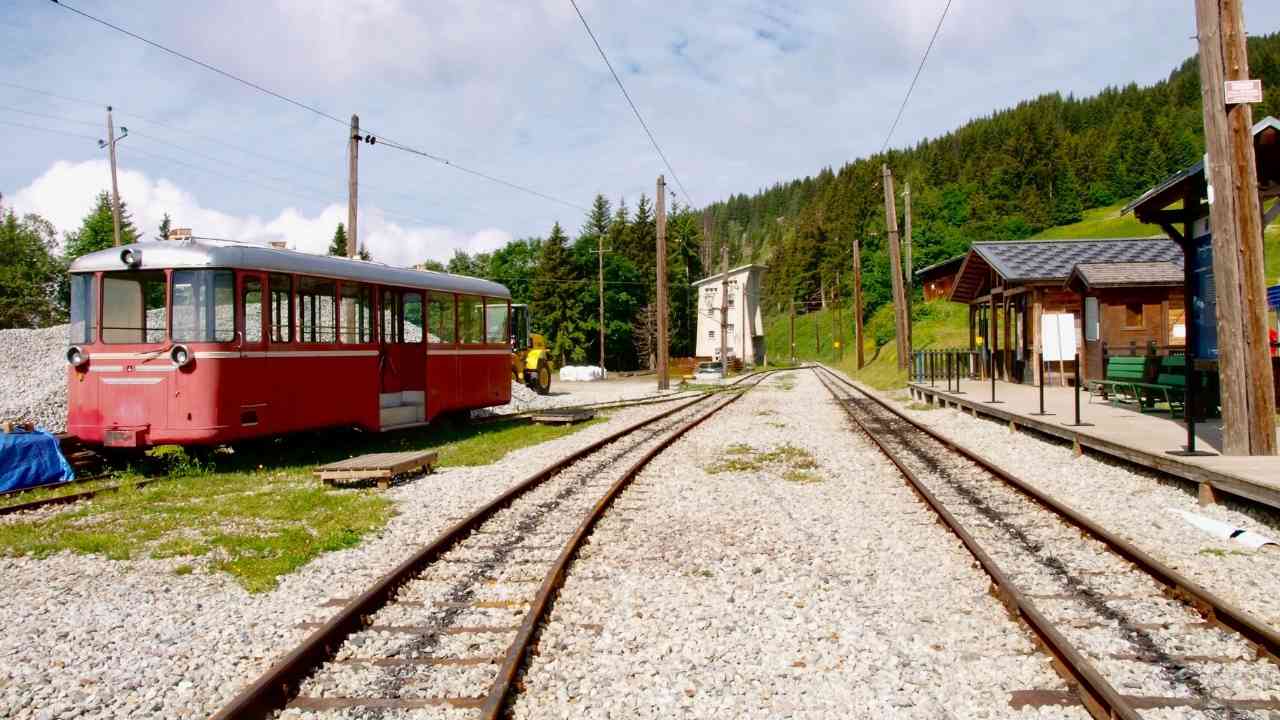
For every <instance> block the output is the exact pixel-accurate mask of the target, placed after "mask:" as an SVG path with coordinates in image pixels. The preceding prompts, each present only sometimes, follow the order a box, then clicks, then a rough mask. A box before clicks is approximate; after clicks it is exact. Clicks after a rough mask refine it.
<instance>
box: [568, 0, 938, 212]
mask: <svg viewBox="0 0 1280 720" xmlns="http://www.w3.org/2000/svg"><path fill="white" fill-rule="evenodd" d="M948 2H949V0H948ZM569 4H570V5H572V6H573V10H574V12H576V13H578V19H579V20H581V21H582V27H584V28H586V29H587V35H589V36H591V42H592V43H595V46H596V50H597V51H599V53H600V57H601V59H603V60H604V64H605V65H606V66H607V67H608V68H609V73H610V74H612V75H613V81H614V82H616V83H617V84H618V89H619V90H621V91H622V96H623V97H624V98H626V99H627V104H628V105H630V106H631V112H633V113H635V116H636V120H639V121H640V127H642V128H644V134H645V135H648V136H649V142H650V143H652V144H653V149H654V150H657V151H658V157H660V158H662V164H663V165H665V166H666V167H667V172H669V173H671V179H672V180H675V181H676V185H678V186H679V187H680V192H682V193H684V199H685V202H687V203H689V205H690V206H692V205H693V199H692V198H690V197H689V191H688V190H686V189H685V187H684V183H683V182H681V181H680V176H679V175H677V174H676V171H675V168H673V167H671V162H670V161H669V160H667V154H666V153H664V152H662V147H661V146H659V145H658V140H657V138H655V137H654V136H653V132H652V131H651V130H649V124H648V123H646V122H645V121H644V118H643V117H642V116H641V115H640V109H639V108H637V107H636V104H635V102H634V101H633V100H632V99H631V94H630V93H628V92H627V88H626V86H625V85H623V84H622V78H620V77H618V71H617V70H614V69H613V63H611V62H609V56H608V55H606V54H605V52H604V48H603V47H602V46H601V45H600V41H599V40H597V39H596V34H595V32H593V31H592V30H591V25H590V24H589V23H588V22H587V18H586V17H585V16H584V15H583V14H582V10H580V9H578V3H577V1H576V0H569Z"/></svg>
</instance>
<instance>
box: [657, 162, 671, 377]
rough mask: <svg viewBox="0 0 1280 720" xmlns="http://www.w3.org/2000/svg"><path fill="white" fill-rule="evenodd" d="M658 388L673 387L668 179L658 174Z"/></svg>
mask: <svg viewBox="0 0 1280 720" xmlns="http://www.w3.org/2000/svg"><path fill="white" fill-rule="evenodd" d="M657 206H658V222H657V229H658V243H657V245H658V247H657V251H658V310H657V315H658V352H657V356H658V357H657V360H658V389H659V390H666V389H667V388H669V387H671V381H670V379H669V378H668V377H667V181H666V178H664V177H662V176H661V175H659V176H658V197H657Z"/></svg>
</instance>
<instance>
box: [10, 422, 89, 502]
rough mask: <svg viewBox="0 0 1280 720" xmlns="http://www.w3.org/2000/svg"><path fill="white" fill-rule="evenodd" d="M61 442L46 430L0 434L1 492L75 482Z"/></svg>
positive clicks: (74, 475)
mask: <svg viewBox="0 0 1280 720" xmlns="http://www.w3.org/2000/svg"><path fill="white" fill-rule="evenodd" d="M75 477H76V474H75V471H73V470H72V469H71V465H69V464H68V463H67V459H66V458H64V457H62V451H61V450H60V449H59V448H58V438H56V437H54V436H52V435H50V434H49V433H47V432H45V431H44V430H36V431H35V432H23V431H15V432H8V433H0V492H5V491H9V490H21V489H23V488H29V487H35V486H37V485H49V484H51V483H58V482H66V481H68V480H74V479H75Z"/></svg>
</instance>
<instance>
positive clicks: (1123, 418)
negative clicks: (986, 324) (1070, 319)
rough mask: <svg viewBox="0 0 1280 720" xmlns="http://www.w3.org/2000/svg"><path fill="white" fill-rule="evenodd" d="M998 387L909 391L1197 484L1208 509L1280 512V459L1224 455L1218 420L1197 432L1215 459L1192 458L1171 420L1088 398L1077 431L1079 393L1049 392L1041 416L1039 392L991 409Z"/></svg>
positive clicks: (970, 384)
mask: <svg viewBox="0 0 1280 720" xmlns="http://www.w3.org/2000/svg"><path fill="white" fill-rule="evenodd" d="M991 388H992V385H991V382H990V381H981V382H979V381H972V380H963V381H960V382H959V388H958V389H959V390H960V392H959V393H957V392H956V391H955V390H956V385H955V383H954V381H953V385H952V388H951V391H948V389H947V385H946V383H945V382H943V381H942V380H941V379H939V380H937V381H936V382H935V383H933V384H930V383H929V382H928V381H927V380H926V381H924V382H915V383H911V384H910V385H909V389H910V392H911V395H912V396H913V397H915V398H917V399H919V400H921V401H923V402H926V403H930V404H934V405H942V406H945V407H954V408H957V409H960V410H961V411H962V412H967V413H970V414H972V415H974V416H976V417H987V418H992V419H995V420H999V421H1002V422H1007V423H1010V425H1011V427H1013V428H1014V429H1021V428H1027V429H1031V430H1035V431H1037V432H1041V433H1045V434H1047V435H1052V436H1054V437H1058V438H1061V439H1063V440H1066V441H1068V442H1071V443H1072V444H1073V445H1074V446H1075V448H1076V450H1077V451H1079V452H1083V451H1084V450H1085V449H1087V450H1089V451H1092V452H1096V453H1100V454H1103V455H1108V456H1111V457H1114V458H1119V459H1122V460H1126V461H1128V462H1131V463H1134V464H1136V465H1141V466H1143V467H1149V468H1153V469H1156V470H1160V471H1161V472H1164V473H1167V474H1169V475H1172V476H1174V477H1178V478H1181V479H1183V480H1186V481H1188V482H1192V483H1196V484H1197V486H1198V487H1199V491H1200V499H1201V501H1202V502H1213V501H1214V498H1215V497H1216V494H1218V493H1227V494H1229V495H1235V496H1238V497H1242V498H1246V499H1248V500H1251V501H1253V502H1256V503H1260V504H1262V505H1266V506H1269V507H1271V508H1276V509H1280V456H1273V457H1241V456H1226V455H1222V454H1221V449H1222V421H1221V420H1220V419H1210V420H1207V421H1203V422H1199V423H1197V424H1196V449H1197V450H1203V451H1205V452H1208V453H1212V455H1205V456H1196V457H1187V456H1180V455H1174V454H1171V453H1170V451H1181V450H1185V449H1186V443H1187V427H1186V424H1185V423H1183V422H1182V421H1181V419H1179V418H1170V417H1169V415H1168V413H1149V412H1148V413H1139V412H1137V411H1136V410H1133V409H1130V408H1127V407H1124V406H1119V407H1115V406H1112V405H1110V404H1108V403H1106V402H1100V401H1097V400H1095V401H1094V402H1089V396H1088V393H1087V392H1084V391H1082V392H1081V395H1080V420H1081V422H1082V423H1088V425H1084V426H1080V427H1073V426H1072V423H1074V422H1075V389H1074V388H1071V387H1062V386H1052V387H1050V386H1046V387H1045V389H1044V394H1045V400H1044V405H1045V411H1046V412H1048V413H1053V414H1052V415H1043V416H1040V415H1036V414H1034V413H1037V412H1038V411H1039V409H1040V396H1039V389H1038V388H1037V387H1036V386H1034V385H1019V384H1016V383H1006V382H999V381H997V382H996V383H995V398H996V400H997V401H999V402H997V403H992V402H991V397H992V391H991Z"/></svg>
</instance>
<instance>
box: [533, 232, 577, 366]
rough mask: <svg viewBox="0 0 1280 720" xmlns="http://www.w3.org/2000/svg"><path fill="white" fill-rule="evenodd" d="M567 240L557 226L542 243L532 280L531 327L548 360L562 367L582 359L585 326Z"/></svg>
mask: <svg viewBox="0 0 1280 720" xmlns="http://www.w3.org/2000/svg"><path fill="white" fill-rule="evenodd" d="M568 244H569V239H568V238H567V237H566V236H565V234H564V230H562V229H561V228H560V223H556V224H555V227H553V228H552V229H551V235H549V236H548V237H547V239H546V240H543V241H542V247H541V249H540V252H539V253H538V265H537V268H536V271H535V275H534V279H533V302H532V307H531V311H532V316H533V323H534V325H535V327H537V328H538V329H539V330H540V331H541V332H542V334H543V335H544V336H545V337H546V339H547V348H548V350H549V354H550V356H551V358H552V359H553V360H554V361H555V362H556V364H557V365H559V366H561V367H563V366H564V365H565V364H566V363H567V362H568V361H570V360H572V361H573V362H582V361H584V360H585V359H586V355H587V353H586V348H587V344H586V331H585V329H586V325H585V323H584V322H583V309H582V307H581V305H580V303H579V299H578V288H577V287H576V281H577V280H580V279H581V278H578V277H575V273H574V264H573V261H572V258H571V257H570V252H569V246H568Z"/></svg>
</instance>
